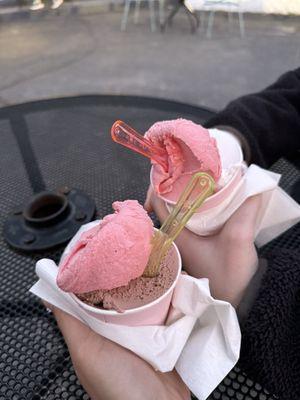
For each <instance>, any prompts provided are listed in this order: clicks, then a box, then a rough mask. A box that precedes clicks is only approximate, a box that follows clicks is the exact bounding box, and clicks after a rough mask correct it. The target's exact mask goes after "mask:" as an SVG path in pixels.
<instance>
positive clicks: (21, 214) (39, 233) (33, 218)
mask: <svg viewBox="0 0 300 400" xmlns="http://www.w3.org/2000/svg"><path fill="white" fill-rule="evenodd" d="M95 210H96V207H95V203H94V201H93V200H92V199H90V198H89V196H88V195H87V194H85V193H84V192H83V191H81V190H79V189H69V188H67V187H63V188H61V189H58V190H56V191H43V192H40V193H38V194H36V195H35V196H33V197H32V198H31V199H30V200H29V201H28V202H27V203H26V204H25V206H23V207H20V208H18V209H17V210H15V211H14V212H12V213H11V214H10V215H9V216H8V218H7V220H6V222H5V224H4V229H3V234H4V238H5V240H6V241H7V242H8V244H9V245H10V246H12V247H14V248H16V249H19V250H23V251H38V250H47V249H49V248H52V247H55V246H58V245H60V244H63V243H65V242H66V241H68V240H69V239H71V238H72V237H73V236H74V235H75V233H76V232H77V231H78V229H79V228H80V226H81V225H83V224H85V223H87V222H89V221H91V220H92V218H93V216H94V215H95Z"/></svg>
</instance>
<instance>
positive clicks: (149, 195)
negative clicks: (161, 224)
mask: <svg viewBox="0 0 300 400" xmlns="http://www.w3.org/2000/svg"><path fill="white" fill-rule="evenodd" d="M152 198H153V189H152V186H151V185H150V186H149V187H148V191H147V196H146V200H145V204H144V209H145V210H146V211H147V212H148V213H151V212H153V205H152Z"/></svg>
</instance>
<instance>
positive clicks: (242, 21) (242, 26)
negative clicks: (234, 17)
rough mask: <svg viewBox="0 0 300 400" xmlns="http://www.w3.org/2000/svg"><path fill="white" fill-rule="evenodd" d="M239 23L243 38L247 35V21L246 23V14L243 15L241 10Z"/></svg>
mask: <svg viewBox="0 0 300 400" xmlns="http://www.w3.org/2000/svg"><path fill="white" fill-rule="evenodd" d="M239 23H240V34H241V38H243V37H245V23H244V16H243V12H242V11H239Z"/></svg>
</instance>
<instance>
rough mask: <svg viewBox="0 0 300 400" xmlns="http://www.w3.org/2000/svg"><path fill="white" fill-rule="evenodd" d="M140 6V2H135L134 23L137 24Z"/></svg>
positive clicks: (137, 0) (138, 0)
mask: <svg viewBox="0 0 300 400" xmlns="http://www.w3.org/2000/svg"><path fill="white" fill-rule="evenodd" d="M140 6H141V0H136V2H135V9H134V19H133V21H134V23H135V24H137V23H138V21H139V16H140Z"/></svg>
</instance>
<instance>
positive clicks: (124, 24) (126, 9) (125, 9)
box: [121, 0, 131, 32]
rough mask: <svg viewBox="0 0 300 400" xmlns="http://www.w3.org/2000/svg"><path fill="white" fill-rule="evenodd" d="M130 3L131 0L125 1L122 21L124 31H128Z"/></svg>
mask: <svg viewBox="0 0 300 400" xmlns="http://www.w3.org/2000/svg"><path fill="white" fill-rule="evenodd" d="M130 3H131V0H126V1H125V6H124V12H123V17H122V22H121V31H123V32H124V31H126V26H127V21H128V14H129V9H130Z"/></svg>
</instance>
